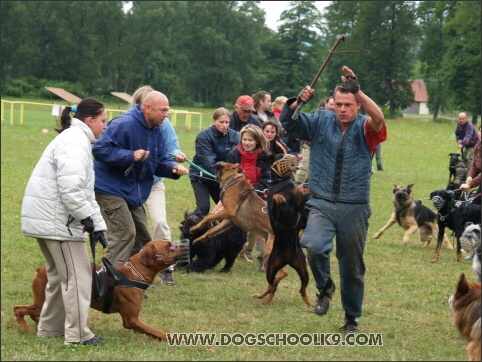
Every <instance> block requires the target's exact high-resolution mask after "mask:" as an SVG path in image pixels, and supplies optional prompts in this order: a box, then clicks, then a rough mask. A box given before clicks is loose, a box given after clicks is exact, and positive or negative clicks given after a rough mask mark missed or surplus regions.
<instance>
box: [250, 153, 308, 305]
mask: <svg viewBox="0 0 482 362" xmlns="http://www.w3.org/2000/svg"><path fill="white" fill-rule="evenodd" d="M290 157H294V159H290ZM274 160H275V161H274V162H272V163H273V166H272V168H271V170H272V171H273V172H272V179H271V184H270V187H269V192H268V198H267V203H268V215H269V219H270V222H271V227H272V228H273V231H274V243H273V248H272V250H271V254H270V256H269V259H268V265H267V269H266V280H267V281H268V287H267V288H266V290H265V291H264V292H263V293H261V294H256V295H255V296H256V297H258V298H259V299H262V298H265V297H266V296H267V298H266V299H265V300H264V301H263V303H264V304H270V303H271V301H272V300H273V297H274V294H275V293H276V288H277V287H278V284H279V282H280V281H281V280H282V279H283V278H285V277H286V276H287V275H288V273H287V272H286V271H285V270H284V269H283V267H284V266H285V265H289V266H291V267H292V268H293V269H295V270H296V272H297V273H298V276H299V277H300V280H301V289H300V294H301V297H302V298H303V300H304V301H305V303H306V304H307V305H308V306H309V307H313V306H314V303H313V302H312V301H311V300H310V299H309V298H308V296H307V294H306V287H307V285H308V281H309V275H308V266H307V262H306V257H305V254H304V253H303V250H302V248H301V244H300V236H299V234H300V230H301V229H302V228H304V227H305V226H306V218H307V215H306V214H305V213H304V211H305V199H306V198H307V193H308V188H307V187H304V185H298V186H297V185H295V183H294V182H293V180H292V178H291V175H292V172H294V170H295V169H296V165H297V163H298V162H297V160H296V156H293V155H275V156H274ZM278 160H282V161H280V162H282V163H283V165H284V167H281V170H282V171H284V172H281V171H280V168H279V167H276V166H277V165H278V164H277V163H276V162H277V161H278ZM286 164H288V166H286ZM289 166H291V167H289ZM278 272H279V273H278Z"/></svg>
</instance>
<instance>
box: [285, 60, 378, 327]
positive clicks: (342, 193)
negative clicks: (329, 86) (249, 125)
mask: <svg viewBox="0 0 482 362" xmlns="http://www.w3.org/2000/svg"><path fill="white" fill-rule="evenodd" d="M343 71H344V73H345V76H343V77H342V82H343V83H342V84H341V85H340V86H338V87H337V88H336V89H335V93H334V97H335V112H332V111H328V110H320V111H317V112H315V113H314V114H309V113H301V114H300V115H299V116H298V118H297V119H295V120H292V119H291V117H292V116H293V113H294V112H295V110H296V107H297V106H298V104H299V102H300V100H301V101H303V102H305V103H306V102H308V101H309V100H310V98H311V97H313V92H314V90H313V89H312V88H311V87H309V86H307V87H305V88H304V89H303V90H302V91H301V92H300V94H299V96H298V98H292V99H289V100H288V101H287V102H286V105H285V107H284V108H283V112H282V114H281V122H282V124H283V126H284V127H285V129H286V130H287V132H288V133H289V134H290V135H292V136H295V137H299V138H301V139H304V140H308V141H311V142H312V149H311V153H312V155H313V157H312V162H310V178H309V180H308V186H309V189H310V194H311V195H312V198H311V199H310V200H309V201H308V202H307V205H308V206H310V207H311V209H310V213H309V216H308V222H307V227H306V230H305V232H304V234H303V236H302V238H301V245H302V246H303V247H305V248H307V251H308V253H307V254H308V255H307V258H308V262H309V264H310V267H311V270H312V272H313V276H314V278H315V281H316V287H317V289H318V291H319V292H318V293H317V298H316V303H315V308H314V309H315V313H316V314H317V315H324V314H326V313H327V312H328V308H329V303H330V299H331V297H332V295H333V293H334V292H335V283H334V281H333V280H332V278H331V270H330V253H331V251H332V250H333V239H334V238H335V239H336V257H337V259H338V268H339V273H340V289H341V302H342V306H343V309H344V311H345V324H344V325H343V327H342V328H341V329H342V330H344V331H345V332H346V333H358V320H357V318H358V317H360V316H361V314H362V305H363V296H364V276H365V262H364V258H363V254H364V250H365V245H366V239H367V229H368V219H369V218H370V215H371V209H370V204H369V200H370V179H371V177H370V175H371V160H372V155H373V152H374V151H375V147H376V146H377V144H379V143H380V142H383V141H384V140H386V138H387V134H386V125H385V122H384V120H383V113H382V111H381V110H380V108H379V107H378V106H377V105H376V104H375V102H373V101H372V100H371V99H370V98H369V97H368V96H367V95H366V94H364V93H363V92H362V91H361V90H360V86H359V84H358V80H357V78H356V76H355V73H354V72H353V71H352V70H351V69H349V68H348V67H345V66H344V67H343ZM360 107H363V108H364V110H365V111H366V113H367V114H368V116H365V115H362V114H358V113H357V111H358V109H360ZM347 215H349V217H347Z"/></svg>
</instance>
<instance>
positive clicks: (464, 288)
mask: <svg viewBox="0 0 482 362" xmlns="http://www.w3.org/2000/svg"><path fill="white" fill-rule="evenodd" d="M480 293H481V289H480V282H479V283H468V282H467V279H466V278H465V275H464V273H462V274H460V278H459V282H458V283H457V288H456V289H455V294H453V295H451V296H450V298H449V308H450V312H451V316H452V320H453V322H454V324H455V326H456V327H457V329H458V331H459V332H460V334H461V335H462V336H463V337H464V338H465V339H466V340H467V342H468V343H467V347H466V349H465V350H466V351H467V357H468V360H469V361H480V353H481V348H480V344H481V342H480V341H481V333H480V329H481V322H480V318H481V305H480V301H481V299H480Z"/></svg>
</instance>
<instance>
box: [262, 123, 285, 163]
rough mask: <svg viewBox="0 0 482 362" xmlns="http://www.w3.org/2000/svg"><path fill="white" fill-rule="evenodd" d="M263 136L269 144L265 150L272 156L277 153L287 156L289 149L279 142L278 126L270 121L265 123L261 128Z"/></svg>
mask: <svg viewBox="0 0 482 362" xmlns="http://www.w3.org/2000/svg"><path fill="white" fill-rule="evenodd" d="M262 129H263V134H264V136H265V137H266V139H267V140H268V142H269V149H268V150H266V151H268V152H269V153H271V154H272V155H276V154H279V153H282V154H287V153H290V152H291V149H290V148H289V147H288V146H287V145H286V144H285V143H284V142H283V140H281V138H280V137H279V135H278V124H277V123H276V122H274V121H272V120H269V121H266V122H264V123H263V126H262Z"/></svg>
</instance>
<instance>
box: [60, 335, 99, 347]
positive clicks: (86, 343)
mask: <svg viewBox="0 0 482 362" xmlns="http://www.w3.org/2000/svg"><path fill="white" fill-rule="evenodd" d="M102 343H104V340H103V339H100V338H99V337H95V336H94V337H92V338H91V339H88V340H86V341H83V342H64V344H65V345H67V346H97V345H99V344H102Z"/></svg>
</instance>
